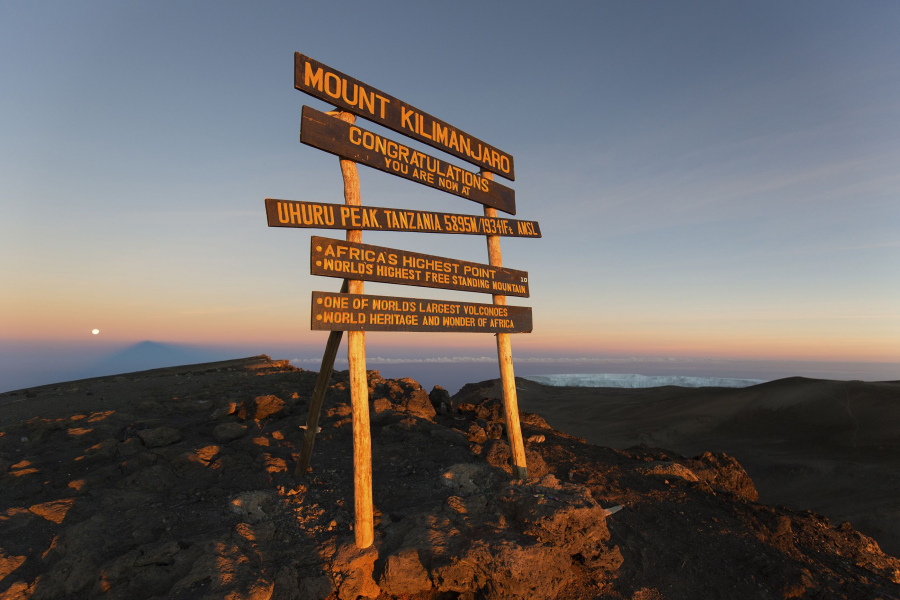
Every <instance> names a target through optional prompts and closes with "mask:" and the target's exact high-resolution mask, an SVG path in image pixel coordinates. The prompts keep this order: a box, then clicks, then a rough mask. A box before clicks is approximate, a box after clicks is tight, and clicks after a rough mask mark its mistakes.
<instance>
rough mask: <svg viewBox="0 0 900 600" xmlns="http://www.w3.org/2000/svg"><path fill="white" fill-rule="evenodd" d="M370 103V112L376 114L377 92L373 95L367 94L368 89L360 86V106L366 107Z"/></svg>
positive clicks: (361, 107)
mask: <svg viewBox="0 0 900 600" xmlns="http://www.w3.org/2000/svg"><path fill="white" fill-rule="evenodd" d="M367 104H368V105H369V109H368V110H369V112H370V113H372V114H373V115H374V114H375V92H372V93H371V95H369V96H366V90H364V89H363V88H359V108H360V109H365V107H366V105H367Z"/></svg>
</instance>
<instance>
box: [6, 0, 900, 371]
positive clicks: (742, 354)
mask: <svg viewBox="0 0 900 600" xmlns="http://www.w3.org/2000/svg"><path fill="white" fill-rule="evenodd" d="M898 30H900V3H897V2H892V1H872V2H863V3H857V2H854V3H848V2H821V1H815V2H788V3H786V2H748V3H743V4H740V5H739V4H737V3H718V2H704V3H692V2H640V3H635V2H625V1H623V2H584V3H550V2H503V3H500V2H453V3H449V2H446V3H422V2H409V3H398V2H379V3H371V2H361V3H352V2H348V3H342V4H341V5H340V6H337V5H335V4H334V3H321V4H313V3H288V2H267V3H246V2H242V3H235V2H215V3H213V2H189V3H187V2H152V3H150V2H147V3H123V2H78V3H73V2H55V3H54V2H39V3H36V2H12V1H10V2H3V3H0V81H2V85H0V215H2V216H0V274H2V284H0V342H2V347H3V349H4V352H5V353H6V355H7V357H8V358H9V357H10V356H13V355H15V353H16V352H17V350H16V348H19V347H22V348H24V347H25V346H29V347H35V345H36V344H37V345H40V344H45V345H50V346H53V345H57V346H59V345H65V344H68V345H69V346H66V347H70V346H71V347H76V346H78V344H82V346H81V347H85V348H86V347H88V346H89V345H90V344H94V345H102V344H128V343H132V342H137V341H140V340H148V339H151V340H157V341H161V342H169V343H182V344H195V345H207V346H209V345H220V346H229V347H248V348H249V347H253V348H259V351H265V350H266V348H267V347H270V346H271V347H275V346H277V347H285V346H291V347H296V348H297V349H298V352H299V354H301V355H305V356H310V357H312V356H316V355H318V354H319V353H320V352H321V348H322V347H323V346H324V340H325V337H326V334H324V333H322V332H311V331H309V297H310V291H311V290H314V289H317V290H337V289H338V287H339V285H340V283H339V281H338V280H335V279H328V278H318V277H312V276H310V275H309V274H308V266H307V265H308V252H309V240H308V238H309V235H311V234H316V233H319V234H320V235H330V236H332V237H337V236H336V235H335V234H336V233H337V232H330V233H324V234H323V233H320V232H316V231H315V230H288V229H270V228H267V227H266V224H265V215H264V209H263V199H264V198H265V197H273V198H286V199H296V200H312V201H323V202H341V201H342V187H341V178H340V171H339V167H338V161H337V158H335V157H333V156H331V155H329V154H325V153H323V152H321V151H318V150H315V149H313V148H310V147H307V146H303V145H301V144H300V143H299V140H298V137H299V123H300V110H301V107H302V106H303V105H304V104H308V105H310V106H313V107H315V108H317V109H320V110H327V109H328V107H327V105H326V104H324V103H322V102H321V101H319V100H316V99H314V98H311V97H309V96H306V95H304V94H302V93H300V92H298V91H296V90H294V89H293V53H294V52H295V51H300V52H303V53H305V54H308V55H309V56H311V57H313V58H315V59H317V60H320V61H322V62H323V63H325V64H327V65H329V66H331V67H333V68H335V69H338V70H340V71H343V72H345V73H347V74H349V75H351V76H354V77H356V78H358V79H360V80H362V81H364V82H366V83H368V84H371V85H373V86H375V87H378V88H380V89H382V90H384V91H386V92H388V93H390V94H393V95H394V96H397V97H399V98H401V99H403V100H405V101H407V102H410V103H412V104H413V105H415V106H417V107H420V108H421V109H423V110H425V111H427V112H429V113H431V114H433V115H435V116H437V117H439V118H442V119H444V120H445V121H448V122H450V123H452V124H454V125H456V126H458V127H460V128H462V129H463V130H465V131H467V132H470V133H472V134H474V135H476V136H478V137H480V138H481V139H483V140H485V141H486V142H488V143H490V144H493V145H495V146H497V147H499V148H501V149H503V150H505V151H507V152H510V153H511V154H513V155H514V156H515V159H516V174H517V180H516V181H515V182H514V183H511V184H510V186H511V187H513V188H514V189H515V190H516V195H517V205H518V208H519V210H518V216H519V217H520V218H525V219H536V220H538V221H539V222H540V223H541V228H542V230H543V233H544V238H543V239H541V240H528V239H508V238H504V239H503V240H502V246H503V252H504V264H505V265H506V266H509V267H512V268H518V269H524V270H527V271H529V272H530V282H531V290H532V297H531V298H530V299H527V300H523V299H516V300H515V301H511V303H516V304H527V305H530V306H533V307H534V324H535V330H534V333H532V334H528V335H517V336H515V337H514V339H513V348H514V353H516V352H518V353H519V354H520V355H522V356H586V357H593V356H615V355H621V356H667V357H707V358H710V357H711V358H735V359H737V358H742V359H744V358H749V359H768V360H771V359H777V360H826V361H829V360H834V361H874V362H887V363H900V168H898V167H900V36H898V35H897V32H898ZM361 124H362V125H363V126H364V127H367V128H369V129H372V130H375V131H381V132H383V131H385V130H382V129H380V128H379V127H378V126H375V125H373V124H371V123H368V122H362V123H361ZM387 135H388V137H391V138H393V139H401V137H402V136H400V135H399V134H396V133H393V132H388V133H387ZM404 143H407V144H410V145H412V146H414V147H420V148H421V149H423V150H427V151H428V152H430V153H432V154H433V153H435V152H436V151H435V150H432V149H427V148H426V147H425V146H418V145H417V144H415V143H412V142H411V141H410V140H408V139H407V140H405V142H404ZM444 158H446V159H447V160H448V161H449V162H453V163H454V164H457V165H460V166H464V164H463V163H461V162H460V161H457V160H455V159H452V158H449V157H444ZM360 178H361V188H362V198H363V203H364V204H369V205H373V206H387V207H391V206H394V207H409V208H422V209H427V210H441V211H448V212H471V213H480V210H481V206H480V205H477V204H474V203H471V202H467V201H465V200H463V199H460V198H457V197H455V196H451V195H448V194H444V193H441V192H438V191H435V190H430V189H428V188H426V187H424V186H421V185H416V184H414V183H411V182H408V181H404V180H401V179H399V178H396V177H393V176H391V175H388V174H384V173H381V172H377V171H374V170H372V169H369V168H366V167H360ZM364 239H365V241H367V242H369V243H374V244H379V245H385V246H392V247H398V248H403V249H408V250H415V251H420V252H428V253H432V254H437V255H442V256H452V257H456V258H462V259H466V260H473V261H478V262H486V251H485V246H484V242H483V241H482V240H481V239H480V238H478V237H474V236H452V235H427V234H409V233H401V234H390V233H379V232H376V233H370V232H367V233H366V234H365V236H364ZM366 290H367V292H368V293H374V294H391V295H402V296H412V297H416V296H418V297H442V298H449V299H463V300H469V301H484V302H489V301H490V299H489V297H488V296H485V295H481V294H467V293H461V292H449V291H429V290H426V289H420V288H411V287H405V286H404V287H398V286H388V285H384V284H372V283H368V284H366ZM95 327H96V328H99V329H100V330H101V334H100V335H99V336H92V335H91V333H90V331H91V329H92V328H95ZM367 343H368V347H369V351H370V353H372V354H380V355H385V356H387V355H393V356H410V355H413V356H443V355H447V354H454V355H464V354H472V355H477V356H482V355H489V354H490V352H491V348H492V345H493V339H492V338H491V336H489V335H484V334H481V335H474V334H469V335H463V334H411V333H406V334H384V333H378V334H369V336H368V338H367ZM73 344H74V345H75V346H72V345H73ZM304 353H306V354H304ZM898 376H900V370H898ZM2 387H4V386H2V385H0V388H2Z"/></svg>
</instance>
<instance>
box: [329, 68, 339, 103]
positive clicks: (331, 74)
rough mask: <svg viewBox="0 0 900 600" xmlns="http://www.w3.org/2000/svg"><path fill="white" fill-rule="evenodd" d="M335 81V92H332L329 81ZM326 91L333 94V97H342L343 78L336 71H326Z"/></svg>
mask: <svg viewBox="0 0 900 600" xmlns="http://www.w3.org/2000/svg"><path fill="white" fill-rule="evenodd" d="M329 81H334V92H332V91H331V90H330V89H329V88H328V82H329ZM325 93H326V94H328V95H329V96H331V97H332V98H340V97H341V80H340V78H339V77H338V76H337V75H335V74H334V73H325Z"/></svg>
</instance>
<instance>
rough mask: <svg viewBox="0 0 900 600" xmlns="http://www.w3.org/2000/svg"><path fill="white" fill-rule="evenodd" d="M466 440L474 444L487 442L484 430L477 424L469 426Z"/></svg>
mask: <svg viewBox="0 0 900 600" xmlns="http://www.w3.org/2000/svg"><path fill="white" fill-rule="evenodd" d="M468 439H469V441H470V442H472V443H474V444H483V443H485V442H486V441H487V439H488V436H487V433H486V432H485V431H484V429H483V428H481V427H480V426H479V425H478V424H477V423H472V424H471V425H469V436H468Z"/></svg>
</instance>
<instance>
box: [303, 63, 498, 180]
mask: <svg viewBox="0 0 900 600" xmlns="http://www.w3.org/2000/svg"><path fill="white" fill-rule="evenodd" d="M294 88H296V89H298V90H300V91H301V92H305V93H307V94H309V95H310V96H314V97H316V98H319V99H320V100H324V101H325V102H328V103H329V104H333V105H335V106H337V107H339V108H342V109H344V110H347V111H349V112H351V113H353V114H355V115H358V116H360V117H363V118H364V119H368V120H370V121H372V122H374V123H378V124H379V125H383V126H385V127H387V128H388V129H392V130H394V131H396V132H397V133H402V134H403V135H406V136H409V137H411V138H413V139H414V140H418V141H420V142H422V143H425V144H428V145H429V146H432V147H434V148H437V149H438V150H442V151H444V152H447V153H448V154H452V155H453V156H456V157H457V158H461V159H462V160H464V161H466V162H469V163H471V164H473V165H477V166H478V167H480V168H482V169H485V170H487V171H491V172H492V173H496V174H497V175H500V176H501V177H505V178H506V179H509V180H511V181H515V179H516V170H515V165H514V164H513V157H512V155H511V154H509V153H507V152H503V151H501V150H498V149H497V148H495V147H493V146H490V145H488V144H486V143H484V142H482V141H481V140H479V139H478V138H475V137H473V136H471V135H469V134H468V133H466V132H464V131H462V130H461V129H459V128H457V127H454V126H453V125H450V124H449V123H446V122H444V121H441V120H440V119H437V118H435V117H432V116H431V115H429V114H428V113H426V112H424V111H421V110H419V109H418V108H415V107H414V106H412V105H410V104H407V103H406V102H403V101H402V100H399V99H397V98H394V97H393V96H389V95H388V94H385V93H384V92H382V91H380V90H377V89H375V88H373V87H372V86H370V85H368V84H365V83H363V82H361V81H359V80H358V79H354V78H353V77H350V76H348V75H345V74H343V73H341V72H340V71H337V70H335V69H332V68H331V67H329V66H327V65H323V64H322V63H320V62H319V61H317V60H313V59H312V58H310V57H308V56H305V55H303V54H300V53H299V52H297V53H295V54H294Z"/></svg>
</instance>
